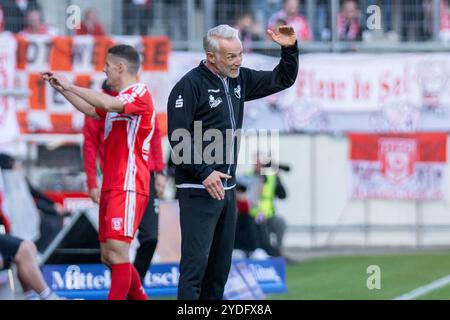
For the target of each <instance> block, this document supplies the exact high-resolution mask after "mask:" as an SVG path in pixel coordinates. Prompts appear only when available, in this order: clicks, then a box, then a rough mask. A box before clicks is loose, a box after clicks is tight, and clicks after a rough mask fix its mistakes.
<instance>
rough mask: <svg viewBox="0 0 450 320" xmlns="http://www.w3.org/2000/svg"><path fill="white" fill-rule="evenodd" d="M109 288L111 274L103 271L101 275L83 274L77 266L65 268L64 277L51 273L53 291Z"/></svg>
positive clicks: (54, 272)
mask: <svg viewBox="0 0 450 320" xmlns="http://www.w3.org/2000/svg"><path fill="white" fill-rule="evenodd" d="M110 286H111V272H110V271H109V270H105V271H104V272H103V274H100V275H94V274H93V273H91V272H87V273H83V272H81V271H80V267H79V266H77V265H71V266H69V267H68V268H67V270H66V272H65V273H64V275H62V274H61V273H60V272H58V271H53V272H52V284H51V287H52V289H53V290H102V289H109V287H110Z"/></svg>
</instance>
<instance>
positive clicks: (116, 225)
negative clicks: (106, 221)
mask: <svg viewBox="0 0 450 320" xmlns="http://www.w3.org/2000/svg"><path fill="white" fill-rule="evenodd" d="M111 222H112V229H113V230H116V231H120V230H122V227H123V218H112V220H111Z"/></svg>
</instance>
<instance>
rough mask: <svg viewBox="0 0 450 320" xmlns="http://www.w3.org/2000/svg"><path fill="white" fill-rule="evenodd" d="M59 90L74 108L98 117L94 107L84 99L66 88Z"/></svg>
mask: <svg viewBox="0 0 450 320" xmlns="http://www.w3.org/2000/svg"><path fill="white" fill-rule="evenodd" d="M59 92H60V93H61V94H62V95H63V96H64V97H65V98H66V99H67V101H69V102H70V103H71V104H72V105H73V106H74V107H75V108H77V109H78V111H80V112H82V113H84V114H85V115H87V116H91V117H93V118H95V119H100V117H99V116H98V114H97V112H95V107H93V106H92V105H90V104H89V103H87V102H86V100H84V99H82V98H81V97H79V96H77V95H76V94H74V93H72V92H69V91H67V90H62V91H59Z"/></svg>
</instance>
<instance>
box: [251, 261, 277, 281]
mask: <svg viewBox="0 0 450 320" xmlns="http://www.w3.org/2000/svg"><path fill="white" fill-rule="evenodd" d="M248 267H249V269H250V270H251V271H252V272H253V274H254V275H255V277H256V279H257V280H258V281H259V282H260V281H273V282H280V281H281V278H280V276H279V275H278V273H277V270H275V268H274V267H268V268H265V267H263V266H261V265H257V264H249V266H248Z"/></svg>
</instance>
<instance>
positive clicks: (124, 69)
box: [117, 61, 127, 73]
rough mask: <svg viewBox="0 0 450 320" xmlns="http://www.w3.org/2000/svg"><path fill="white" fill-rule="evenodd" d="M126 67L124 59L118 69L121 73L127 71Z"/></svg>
mask: <svg viewBox="0 0 450 320" xmlns="http://www.w3.org/2000/svg"><path fill="white" fill-rule="evenodd" d="M126 69H127V66H126V65H125V63H123V62H122V61H120V62H119V63H118V64H117V71H119V73H124V72H125V71H126Z"/></svg>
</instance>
